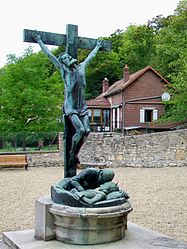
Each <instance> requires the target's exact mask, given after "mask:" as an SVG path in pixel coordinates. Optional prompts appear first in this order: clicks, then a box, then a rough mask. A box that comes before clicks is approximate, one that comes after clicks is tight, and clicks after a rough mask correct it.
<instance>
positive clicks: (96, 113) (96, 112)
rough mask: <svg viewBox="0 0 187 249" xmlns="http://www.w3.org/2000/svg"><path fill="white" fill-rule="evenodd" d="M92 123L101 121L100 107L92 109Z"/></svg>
mask: <svg viewBox="0 0 187 249" xmlns="http://www.w3.org/2000/svg"><path fill="white" fill-rule="evenodd" d="M93 121H94V123H97V124H98V123H101V110H100V109H94V118H93Z"/></svg>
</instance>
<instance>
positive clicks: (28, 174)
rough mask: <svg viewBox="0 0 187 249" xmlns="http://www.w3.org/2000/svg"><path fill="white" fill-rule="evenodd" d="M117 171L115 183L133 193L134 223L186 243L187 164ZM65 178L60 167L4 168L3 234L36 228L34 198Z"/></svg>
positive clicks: (0, 182) (0, 181)
mask: <svg viewBox="0 0 187 249" xmlns="http://www.w3.org/2000/svg"><path fill="white" fill-rule="evenodd" d="M114 170H115V174H116V176H115V179H114V182H118V184H119V186H120V187H121V188H122V189H124V190H126V191H127V192H128V193H129V195H130V201H131V203H132V205H133V211H132V212H131V213H130V214H129V216H128V217H129V220H130V221H131V222H134V223H136V224H139V225H142V226H144V227H147V228H150V229H153V230H155V231H158V232H161V233H163V234H166V235H169V236H171V237H173V238H175V239H178V240H181V241H185V242H187V167H186V168H150V169H148V168H122V167H120V168H115V169H114ZM62 177H63V169H62V168H59V167H58V168H29V170H28V171H25V170H23V169H15V170H1V171H0V234H1V233H2V232H4V231H14V230H22V229H32V228H34V211H35V210H34V205H35V200H36V199H37V198H39V197H41V196H44V195H49V194H50V186H51V185H52V184H53V183H56V182H57V181H58V180H59V179H61V178H62ZM0 246H1V244H0Z"/></svg>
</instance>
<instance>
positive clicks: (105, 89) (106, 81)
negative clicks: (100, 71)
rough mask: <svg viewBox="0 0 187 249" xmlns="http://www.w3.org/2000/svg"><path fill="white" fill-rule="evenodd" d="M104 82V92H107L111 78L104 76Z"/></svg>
mask: <svg viewBox="0 0 187 249" xmlns="http://www.w3.org/2000/svg"><path fill="white" fill-rule="evenodd" d="M102 83H103V93H105V92H106V91H107V90H108V88H109V80H108V79H107V78H104V80H103V81H102Z"/></svg>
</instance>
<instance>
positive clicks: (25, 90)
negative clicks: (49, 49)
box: [0, 51, 64, 133]
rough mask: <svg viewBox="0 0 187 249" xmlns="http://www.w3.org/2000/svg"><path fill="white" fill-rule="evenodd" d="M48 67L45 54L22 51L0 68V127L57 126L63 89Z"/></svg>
mask: <svg viewBox="0 0 187 249" xmlns="http://www.w3.org/2000/svg"><path fill="white" fill-rule="evenodd" d="M27 52H28V53H27ZM10 58H11V57H10ZM11 62H12V63H11ZM50 68H51V67H50V64H49V60H48V58H46V56H45V55H43V54H42V53H38V54H31V53H30V51H26V53H25V54H24V56H23V57H21V58H17V59H16V60H15V57H13V61H11V60H10V61H9V64H8V65H6V66H5V67H4V68H2V69H1V70H0V93H1V96H0V107H1V116H0V131H2V132H7V133H8V132H11V131H14V132H18V131H22V132H29V131H41V130H42V131H50V130H57V129H59V126H60V122H59V120H60V117H61V115H62V114H61V104H62V102H63V92H64V89H63V84H62V81H61V78H60V75H59V74H58V73H57V72H54V73H53V74H51V71H50Z"/></svg>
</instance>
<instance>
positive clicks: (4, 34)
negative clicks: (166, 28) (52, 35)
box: [0, 0, 179, 67]
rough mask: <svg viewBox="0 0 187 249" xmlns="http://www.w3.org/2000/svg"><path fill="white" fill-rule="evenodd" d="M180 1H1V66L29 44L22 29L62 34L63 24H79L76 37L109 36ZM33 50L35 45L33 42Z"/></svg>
mask: <svg viewBox="0 0 187 249" xmlns="http://www.w3.org/2000/svg"><path fill="white" fill-rule="evenodd" d="M178 3H179V0H92V1H89V0H66V1H64V0H52V1H50V0H29V1H28V0H1V5H0V10H1V14H0V26H1V28H0V32H1V35H0V44H1V49H0V67H2V66H3V65H4V64H5V63H6V55H7V54H16V56H21V55H22V53H23V52H24V49H25V48H27V47H28V46H29V43H25V42H23V29H36V30H41V31H48V32H56V33H62V34H64V33H65V32H66V24H76V25H78V26H79V36H83V37H89V38H98V37H102V36H107V37H108V36H110V35H111V34H112V33H114V32H115V31H116V30H117V29H122V30H125V29H126V28H127V27H128V26H129V25H130V24H138V25H139V24H146V23H147V21H148V20H151V19H152V18H153V17H156V16H157V15H160V14H162V15H163V16H165V17H166V16H168V15H172V14H174V10H175V9H176V7H177V4H178ZM32 46H33V48H34V51H38V50H39V46H38V45H32Z"/></svg>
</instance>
